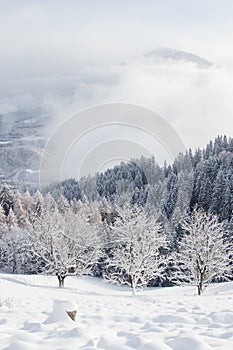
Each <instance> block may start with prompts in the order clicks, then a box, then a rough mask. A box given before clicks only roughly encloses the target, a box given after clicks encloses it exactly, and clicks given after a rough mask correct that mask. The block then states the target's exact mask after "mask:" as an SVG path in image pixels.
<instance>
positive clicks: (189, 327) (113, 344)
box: [0, 274, 233, 350]
mask: <svg viewBox="0 0 233 350" xmlns="http://www.w3.org/2000/svg"><path fill="white" fill-rule="evenodd" d="M0 285H1V288H0V334H1V336H0V349H5V350H6V349H7V350H27V349H30V350H35V349H57V350H58V349H60V350H62V349H80V350H91V349H106V350H116V349H117V350H129V349H140V350H169V349H170V350H171V349H173V350H187V349H188V350H210V349H217V350H228V349H229V350H230V349H233V282H228V283H222V284H215V285H210V286H209V287H208V288H207V289H206V290H205V292H204V294H203V295H202V296H197V295H196V288H193V287H170V288H147V289H145V290H144V291H141V292H139V291H138V293H137V295H136V296H135V297H132V295H131V291H130V289H129V288H128V287H124V286H121V287H118V286H115V285H111V284H109V283H107V282H104V281H103V280H100V279H97V278H91V277H84V278H76V277H74V276H72V277H67V278H66V280H65V288H62V289H61V288H60V289H59V288H58V287H57V285H58V282H57V278H56V277H55V276H36V275H30V276H27V275H7V274H0ZM74 308H76V309H77V316H76V321H75V322H74V321H72V320H71V319H70V318H69V317H68V316H67V313H66V311H73V309H74ZM71 309H72V310H71Z"/></svg>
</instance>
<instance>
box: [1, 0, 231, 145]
mask: <svg viewBox="0 0 233 350" xmlns="http://www.w3.org/2000/svg"><path fill="white" fill-rule="evenodd" d="M232 18H233V1H232V0H221V1H220V0H85V1H83V0H80V1H79V0H40V1H38V0H28V1H26V0H8V1H5V0H0V50H1V51H0V52H1V54H0V112H2V113H3V112H4V113H6V112H7V111H10V110H13V109H18V108H22V107H23V108H29V107H31V106H32V107H35V106H37V105H43V106H46V107H49V108H50V110H51V113H52V114H53V124H51V128H50V132H52V131H53V128H55V127H56V125H57V124H58V123H59V122H61V121H62V120H63V119H65V118H67V117H68V116H69V115H70V114H71V113H74V112H77V111H78V110H79V109H81V108H84V107H88V106H91V105H94V104H99V103H107V102H118V101H122V102H130V103H136V104H140V105H142V106H145V107H149V108H152V109H154V110H155V111H156V112H158V113H160V114H162V115H163V116H164V117H165V118H166V119H167V120H168V121H169V122H170V123H171V124H172V125H173V126H174V128H175V129H176V130H177V131H178V133H179V135H180V136H181V138H182V139H183V141H184V143H185V145H186V146H187V147H189V146H190V147H197V146H204V145H205V144H206V143H207V142H208V141H209V139H210V138H213V137H215V136H216V135H217V134H223V133H226V134H227V135H231V136H232V127H233V125H232V119H233V118H232V115H233V103H232V100H233V21H232ZM157 47H170V48H174V49H178V50H183V51H186V52H192V53H194V54H196V55H198V56H201V57H204V58H206V59H207V60H209V61H210V62H213V63H214V64H215V65H214V66H212V67H210V68H209V69H201V68H200V67H198V66H195V65H193V64H190V63H187V62H186V63H184V62H183V63H181V62H175V63H174V62H173V63H171V62H164V63H160V64H159V65H158V64H157V63H156V62H155V63H154V64H151V63H150V64H148V62H147V61H146V60H144V59H143V56H144V54H145V53H146V52H148V51H151V50H153V49H155V48H157Z"/></svg>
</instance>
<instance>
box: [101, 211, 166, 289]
mask: <svg viewBox="0 0 233 350" xmlns="http://www.w3.org/2000/svg"><path fill="white" fill-rule="evenodd" d="M117 212H118V216H117V217H116V219H115V222H114V224H113V225H111V227H110V228H111V235H112V237H111V241H112V247H111V248H112V249H111V253H110V255H109V257H108V259H107V265H108V268H107V271H106V274H105V278H106V279H107V280H109V281H111V282H115V283H118V284H127V285H129V286H130V287H131V288H132V293H133V295H134V294H135V292H136V288H137V287H145V286H146V285H147V284H148V282H149V281H150V280H152V279H153V278H156V277H162V272H163V271H164V268H165V261H166V255H165V248H166V235H165V234H164V233H163V229H162V225H161V224H160V223H159V222H158V218H157V217H156V216H155V215H153V216H152V217H149V216H148V215H147V213H146V212H145V210H144V209H142V208H141V207H138V206H134V207H131V206H129V205H125V206H124V207H123V208H120V207H118V208H117Z"/></svg>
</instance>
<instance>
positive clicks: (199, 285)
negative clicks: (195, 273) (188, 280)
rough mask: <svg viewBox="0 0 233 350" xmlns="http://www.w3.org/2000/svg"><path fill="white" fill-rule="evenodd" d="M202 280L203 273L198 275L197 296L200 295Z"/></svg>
mask: <svg viewBox="0 0 233 350" xmlns="http://www.w3.org/2000/svg"><path fill="white" fill-rule="evenodd" d="M203 279H204V272H201V273H200V282H199V283H198V285H197V290H198V295H201V293H202V289H203Z"/></svg>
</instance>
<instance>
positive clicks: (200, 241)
mask: <svg viewBox="0 0 233 350" xmlns="http://www.w3.org/2000/svg"><path fill="white" fill-rule="evenodd" d="M182 227H183V229H184V230H185V231H186V234H185V235H184V237H183V239H182V240H181V241H180V243H179V248H178V250H179V251H178V253H176V254H175V255H174V260H175V263H176V267H177V271H176V274H175V278H174V279H175V281H176V282H179V283H182V284H192V285H195V286H197V289H198V295H200V294H201V293H202V292H203V290H204V288H206V287H207V286H208V285H209V283H211V282H212V281H213V280H214V279H215V278H221V277H224V276H227V275H228V273H229V272H230V255H231V254H232V247H231V246H230V243H229V242H228V241H226V240H225V239H224V235H225V231H224V226H223V223H219V222H218V218H217V216H215V215H208V214H207V213H205V212H204V211H203V210H202V209H197V208H195V209H194V211H193V213H192V216H191V218H190V219H189V220H184V221H183V222H182Z"/></svg>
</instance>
